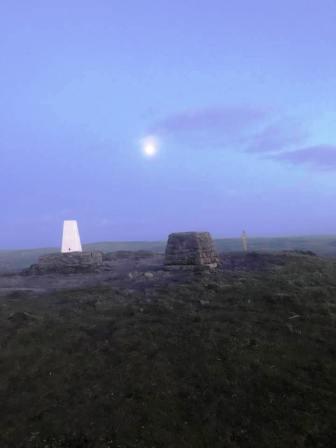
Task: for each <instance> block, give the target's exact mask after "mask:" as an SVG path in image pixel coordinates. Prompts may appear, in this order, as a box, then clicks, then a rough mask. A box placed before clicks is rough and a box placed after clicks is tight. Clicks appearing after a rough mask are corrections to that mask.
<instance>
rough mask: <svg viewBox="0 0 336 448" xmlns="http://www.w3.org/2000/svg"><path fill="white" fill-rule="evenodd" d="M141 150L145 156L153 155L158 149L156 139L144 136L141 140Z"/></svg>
mask: <svg viewBox="0 0 336 448" xmlns="http://www.w3.org/2000/svg"><path fill="white" fill-rule="evenodd" d="M141 143H142V144H141V146H142V152H143V154H144V155H145V156H146V157H154V156H155V155H156V154H157V152H158V149H159V143H158V140H157V139H156V138H155V137H153V136H150V137H146V138H144V139H143V140H142V142H141Z"/></svg>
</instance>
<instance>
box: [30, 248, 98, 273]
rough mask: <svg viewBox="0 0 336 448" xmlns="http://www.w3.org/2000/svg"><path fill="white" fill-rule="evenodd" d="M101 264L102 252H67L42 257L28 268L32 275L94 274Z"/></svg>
mask: <svg viewBox="0 0 336 448" xmlns="http://www.w3.org/2000/svg"><path fill="white" fill-rule="evenodd" d="M102 264H103V254H102V252H69V253H55V254H48V255H42V256H41V257H40V258H39V259H38V263H37V264H34V265H32V266H31V267H30V268H29V273H32V274H47V273H59V274H68V273H76V272H78V273H80V272H94V271H95V270H97V269H98V268H99V267H100V266H102Z"/></svg>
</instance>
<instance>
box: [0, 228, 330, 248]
mask: <svg viewBox="0 0 336 448" xmlns="http://www.w3.org/2000/svg"><path fill="white" fill-rule="evenodd" d="M210 233H211V232H210ZM246 233H247V237H248V239H286V238H336V233H335V234H329V233H328V234H320V233H319V234H316V233H315V234H314V233H313V234H291V235H269V236H256V235H250V234H249V233H248V232H246ZM212 239H213V240H214V241H219V240H240V239H241V235H239V236H231V237H225V238H224V237H217V236H212ZM166 241H167V239H157V240H140V239H137V240H104V241H94V242H88V243H83V246H92V245H98V244H107V243H116V244H118V243H119V244H128V243H165V242H166ZM44 249H48V250H49V249H60V246H38V247H21V248H18V249H14V248H7V249H6V248H4V249H3V248H0V252H16V251H30V250H44Z"/></svg>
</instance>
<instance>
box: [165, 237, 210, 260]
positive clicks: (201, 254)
mask: <svg viewBox="0 0 336 448" xmlns="http://www.w3.org/2000/svg"><path fill="white" fill-rule="evenodd" d="M218 262H219V258H218V255H217V253H216V250H215V248H214V244H213V241H212V238H211V235H210V233H209V232H180V233H172V234H170V235H169V237H168V243H167V247H166V257H165V265H166V267H168V268H169V267H172V268H173V267H174V266H176V267H177V266H180V267H185V268H187V267H195V266H199V267H202V266H205V267H208V268H216V267H217V265H218Z"/></svg>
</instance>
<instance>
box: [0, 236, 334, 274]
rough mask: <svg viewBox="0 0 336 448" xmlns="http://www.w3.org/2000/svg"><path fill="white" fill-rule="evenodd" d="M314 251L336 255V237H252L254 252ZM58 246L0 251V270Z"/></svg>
mask: <svg viewBox="0 0 336 448" xmlns="http://www.w3.org/2000/svg"><path fill="white" fill-rule="evenodd" d="M165 245H166V242H165V241H125V242H115V241H106V242H101V243H91V244H84V249H86V250H101V251H103V252H113V251H117V250H141V249H145V250H151V251H154V252H158V253H160V252H164V250H165ZM215 245H216V247H217V250H218V251H219V252H225V251H240V250H241V249H242V245H241V240H240V239H239V238H226V239H216V240H215ZM293 249H298V250H311V251H313V252H315V253H316V254H318V255H321V256H336V235H332V236H302V237H300V236H298V237H277V238H250V239H249V250H251V251H267V252H273V251H279V250H293ZM58 251H59V249H58V248H55V247H49V248H40V249H28V250H27V249H26V250H11V251H8V250H6V251H4V250H0V271H2V272H5V271H7V272H8V271H13V270H17V269H23V268H25V267H28V266H30V265H31V264H33V263H36V262H37V260H38V257H39V256H40V255H43V254H47V253H52V252H58Z"/></svg>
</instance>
